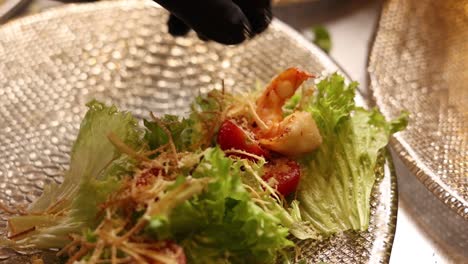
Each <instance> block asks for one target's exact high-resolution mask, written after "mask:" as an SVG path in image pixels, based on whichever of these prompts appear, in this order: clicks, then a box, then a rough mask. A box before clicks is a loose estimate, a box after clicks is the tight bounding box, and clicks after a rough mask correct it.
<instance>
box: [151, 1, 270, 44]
mask: <svg viewBox="0 0 468 264" xmlns="http://www.w3.org/2000/svg"><path fill="white" fill-rule="evenodd" d="M155 1H156V2H157V3H159V4H160V5H161V6H163V7H164V8H166V9H167V10H169V11H170V12H171V15H170V17H169V21H168V28H169V33H170V34H171V35H173V36H183V35H185V34H187V33H188V32H189V31H190V29H193V30H194V31H195V32H196V33H197V34H198V36H199V37H200V38H201V39H203V40H213V41H216V42H219V43H223V44H238V43H241V42H242V41H244V40H245V39H247V38H251V37H253V36H255V35H256V34H258V33H261V32H263V31H264V30H265V29H266V28H267V27H268V25H269V24H270V22H271V17H272V14H271V1H270V0H155Z"/></svg>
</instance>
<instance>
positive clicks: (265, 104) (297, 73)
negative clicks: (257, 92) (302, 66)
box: [256, 68, 315, 125]
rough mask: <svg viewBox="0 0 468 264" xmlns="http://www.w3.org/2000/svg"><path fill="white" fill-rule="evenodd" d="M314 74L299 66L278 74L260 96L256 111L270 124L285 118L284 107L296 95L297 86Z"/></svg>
mask: <svg viewBox="0 0 468 264" xmlns="http://www.w3.org/2000/svg"><path fill="white" fill-rule="evenodd" d="M312 77H315V76H314V75H312V74H310V73H307V72H305V71H301V70H299V69H297V68H289V69H287V70H285V71H284V72H282V73H280V74H279V75H278V76H276V77H275V78H274V79H273V80H272V81H271V82H270V84H268V86H267V87H266V89H265V90H264V92H263V93H262V95H261V96H260V97H259V98H258V100H257V102H256V104H257V109H256V112H257V114H258V115H259V116H260V118H261V119H262V120H263V121H264V122H265V123H267V125H268V124H273V123H276V122H279V121H281V120H282V119H283V111H282V107H283V105H284V103H285V102H286V100H288V99H289V98H291V96H293V95H294V93H295V92H296V90H297V88H299V86H301V84H302V83H303V82H304V81H306V80H307V79H309V78H312Z"/></svg>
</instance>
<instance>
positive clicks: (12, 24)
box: [0, 0, 398, 263]
mask: <svg viewBox="0 0 468 264" xmlns="http://www.w3.org/2000/svg"><path fill="white" fill-rule="evenodd" d="M18 1H24V0H18ZM27 1H29V0H27ZM131 2H142V3H144V4H143V5H142V8H143V7H149V6H154V7H159V8H160V6H159V5H158V4H156V3H155V2H153V1H151V0H118V1H103V2H95V3H73V4H66V5H62V6H58V7H52V8H50V9H47V10H45V11H43V12H40V13H36V14H31V15H27V16H24V17H21V18H17V19H13V20H11V21H8V22H7V23H5V24H3V25H0V34H2V32H3V31H5V32H8V31H10V30H14V29H16V28H18V27H21V26H23V25H28V24H33V23H37V22H41V21H46V20H49V19H52V18H55V17H61V16H65V15H70V13H72V14H77V13H85V12H88V11H91V10H94V11H95V10H101V9H106V8H109V7H115V6H122V7H125V6H126V4H125V3H131ZM129 8H134V7H129ZM271 26H273V27H276V28H277V29H279V30H280V31H282V32H283V33H284V34H286V35H287V36H288V37H290V38H291V39H292V40H294V41H296V42H297V43H298V44H299V45H300V46H301V47H303V48H304V49H305V50H307V52H308V53H310V54H312V55H313V56H315V57H317V60H318V61H319V62H320V63H321V64H322V65H323V67H324V68H326V71H331V70H333V71H337V72H340V74H343V75H344V76H345V79H346V81H348V82H349V81H350V80H352V79H351V78H350V77H349V74H347V73H346V71H344V70H343V68H342V67H341V66H340V65H339V64H338V63H337V62H336V61H335V60H334V59H333V58H331V57H330V56H329V55H328V54H326V53H325V52H324V51H323V50H321V49H320V48H319V47H317V46H316V45H315V44H313V43H312V42H310V41H309V40H307V39H306V38H305V37H304V36H302V35H301V34H300V33H299V32H298V31H296V30H295V29H294V28H292V27H291V26H289V25H287V24H286V23H285V22H283V21H281V20H279V19H277V18H274V19H273V20H272V23H271ZM362 88H365V87H362ZM362 88H361V89H362ZM363 93H364V91H362V90H358V91H357V93H356V97H355V100H356V102H357V103H358V104H360V105H362V106H363V107H365V108H369V106H371V104H370V101H369V99H368V98H366V97H365V96H364V95H363ZM385 152H386V154H385V163H384V169H385V170H386V171H388V174H389V179H390V188H389V192H390V194H389V197H390V198H389V200H390V202H389V205H390V211H389V215H388V232H386V233H384V235H381V236H380V237H385V239H384V241H382V242H383V243H382V244H383V245H380V248H379V254H375V255H378V257H376V258H377V259H378V261H379V262H382V263H388V262H389V260H390V255H391V252H392V247H393V242H394V238H395V232H396V225H397V216H398V182H397V176H396V171H395V167H394V163H393V160H392V156H391V154H390V152H389V148H388V146H387V147H386V151H385ZM370 255H371V256H372V253H371V254H370Z"/></svg>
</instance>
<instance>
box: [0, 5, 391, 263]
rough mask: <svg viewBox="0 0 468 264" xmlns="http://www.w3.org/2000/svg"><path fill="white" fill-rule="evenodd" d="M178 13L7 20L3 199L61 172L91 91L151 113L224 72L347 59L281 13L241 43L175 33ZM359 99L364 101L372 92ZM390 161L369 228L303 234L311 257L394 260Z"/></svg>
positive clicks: (253, 72) (240, 84)
mask: <svg viewBox="0 0 468 264" xmlns="http://www.w3.org/2000/svg"><path fill="white" fill-rule="evenodd" d="M166 20H167V13H166V12H165V11H164V10H162V9H160V8H158V7H157V6H155V4H153V3H152V2H148V1H113V2H110V1H109V2H100V3H95V4H83V5H72V6H66V7H63V8H57V9H52V10H50V11H47V12H44V13H41V14H38V15H34V16H31V17H26V18H23V19H20V20H17V21H14V22H12V23H9V24H8V25H6V26H4V27H2V28H0V96H1V97H2V98H3V99H2V100H0V187H1V188H0V201H1V202H2V203H6V204H7V205H9V206H15V205H19V204H25V203H29V202H31V201H33V200H34V199H36V197H37V196H38V195H40V193H41V191H42V188H43V186H44V185H46V184H47V183H49V182H54V181H55V182H60V180H61V175H62V172H63V171H64V170H65V169H66V168H67V165H68V162H69V152H70V147H71V144H72V142H73V140H74V139H75V136H76V133H77V130H78V126H79V124H80V121H81V118H82V117H83V115H84V113H85V111H86V108H85V106H84V105H85V103H86V102H88V101H89V100H90V99H91V98H97V99H99V100H103V101H106V102H112V103H115V104H117V105H118V106H119V107H121V108H122V109H126V110H129V111H132V112H133V113H135V114H136V115H137V116H139V117H147V115H148V113H149V111H150V110H151V111H153V112H155V113H157V114H163V113H172V114H184V113H185V112H186V111H187V110H188V103H189V102H190V101H191V100H192V99H193V98H194V96H196V95H197V94H199V93H206V92H207V91H209V90H211V89H220V88H221V79H224V82H225V85H226V89H244V90H246V89H250V88H252V87H254V86H255V82H256V81H257V80H260V81H262V82H267V81H269V80H270V79H271V78H272V77H273V76H274V75H275V74H277V73H278V72H280V71H282V70H284V69H285V68H287V67H290V66H300V67H303V68H306V69H307V70H309V71H312V72H317V73H321V72H333V71H337V70H339V69H338V67H337V66H336V65H335V64H334V63H333V62H332V61H331V60H330V59H329V58H328V57H327V55H326V54H324V53H323V52H321V51H320V50H319V49H318V48H317V47H315V46H313V45H312V44H310V43H309V42H308V41H306V40H305V39H304V38H302V37H301V36H300V35H299V34H298V33H297V32H295V31H294V30H292V29H291V28H290V27H288V26H286V25H285V24H283V23H282V22H280V21H278V20H275V21H273V24H272V26H271V27H270V28H269V29H268V30H267V32H266V33H265V34H262V35H261V36H260V37H257V38H255V39H253V40H251V41H248V42H247V43H245V44H243V45H240V46H234V47H225V46H222V45H218V44H216V43H204V42H201V41H199V40H198V39H197V38H196V36H195V34H193V33H191V34H190V35H189V36H188V37H185V38H173V37H171V36H169V35H168V34H166V23H165V22H166ZM356 100H357V101H358V102H359V103H360V104H364V102H363V100H362V98H361V97H358V98H356ZM381 164H382V166H379V168H378V169H377V170H376V174H377V182H376V184H375V186H374V189H373V192H372V197H371V207H372V210H371V218H370V219H371V220H370V221H371V223H370V227H369V230H368V231H366V232H361V233H355V232H346V233H343V234H339V235H336V236H333V237H331V238H329V239H328V240H325V241H323V242H321V243H313V242H311V241H305V242H302V243H300V246H301V248H302V256H303V257H305V258H307V259H308V260H309V261H310V262H311V263H316V262H318V261H325V262H328V263H386V262H388V259H389V256H390V252H391V247H392V242H393V236H394V231H395V221H396V213H397V192H396V178H395V174H394V172H393V165H392V163H391V161H390V160H389V159H388V158H387V159H386V160H384V159H382V163H381ZM2 217H3V218H5V216H2ZM1 224H2V226H3V228H2V230H3V232H5V231H4V230H5V228H4V226H5V222H4V221H2V222H1ZM46 255H47V256H52V255H53V253H50V252H49V253H48V254H46ZM0 257H5V258H6V257H9V258H8V259H7V261H8V263H23V262H27V261H29V260H30V257H29V256H21V255H18V254H10V255H9V253H8V252H7V251H5V250H4V252H3V254H2V256H0ZM52 259H53V257H50V259H49V258H47V260H46V263H53V260H52Z"/></svg>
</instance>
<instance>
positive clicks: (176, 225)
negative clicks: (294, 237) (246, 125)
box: [149, 148, 293, 263]
mask: <svg viewBox="0 0 468 264" xmlns="http://www.w3.org/2000/svg"><path fill="white" fill-rule="evenodd" d="M243 164H244V163H243V162H242V161H237V160H233V159H231V158H228V157H225V156H224V153H223V152H222V151H221V150H220V149H219V148H213V149H208V150H206V151H205V152H204V156H203V159H202V161H201V162H200V163H199V165H198V166H197V168H196V169H195V170H194V172H193V174H192V177H193V178H210V179H212V181H211V182H210V184H209V185H208V187H207V189H206V190H205V191H204V192H203V193H202V194H200V195H198V196H196V197H194V198H192V199H190V200H188V201H186V202H184V203H183V204H181V205H179V206H178V207H176V208H174V209H173V211H172V212H171V214H170V215H169V216H168V218H164V217H163V218H161V216H154V221H155V222H154V223H153V226H154V227H156V230H153V232H152V234H155V235H156V236H158V238H160V239H167V238H170V239H175V240H176V241H177V242H178V243H180V244H181V245H182V246H183V248H184V250H185V253H186V255H187V258H188V259H189V262H190V263H274V261H275V260H276V259H277V254H278V250H281V249H283V248H285V247H288V246H292V245H293V244H292V242H291V241H289V240H288V239H287V236H288V229H287V228H285V227H283V226H282V225H281V220H280V218H279V217H276V215H275V214H271V213H270V212H265V211H264V210H263V209H262V208H261V207H259V206H258V205H256V204H255V203H254V202H253V201H252V199H251V198H250V194H249V193H248V192H247V190H246V189H245V187H244V186H243V184H242V180H241V174H242V173H243V171H242V170H243V169H242V166H243ZM149 227H151V224H150V225H149Z"/></svg>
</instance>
